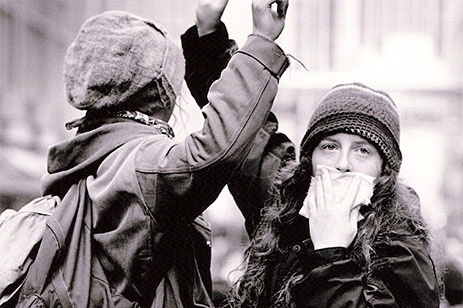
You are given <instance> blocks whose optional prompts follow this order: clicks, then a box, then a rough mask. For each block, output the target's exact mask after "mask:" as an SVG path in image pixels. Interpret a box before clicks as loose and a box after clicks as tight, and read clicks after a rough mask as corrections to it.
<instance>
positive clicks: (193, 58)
mask: <svg viewBox="0 0 463 308" xmlns="http://www.w3.org/2000/svg"><path fill="white" fill-rule="evenodd" d="M181 40H182V47H183V55H184V57H185V65H186V66H185V81H186V83H187V85H188V88H189V89H190V92H191V94H192V96H193V98H194V99H195V100H196V102H197V103H198V105H199V106H200V107H201V108H202V107H204V105H206V104H207V93H208V92H209V88H210V86H211V85H212V83H213V82H214V81H216V80H217V79H219V77H220V74H221V73H222V71H223V70H224V69H225V67H226V66H227V64H228V62H229V61H230V58H231V56H232V55H233V53H234V52H235V51H236V50H237V46H236V43H235V42H234V41H233V40H229V38H228V32H227V29H226V27H225V25H224V24H223V23H220V24H219V25H218V27H217V30H216V31H215V32H213V33H210V34H208V35H205V36H202V37H199V36H198V32H197V27H196V26H193V27H191V28H189V29H188V30H187V31H186V32H185V33H184V34H183V35H182V37H181Z"/></svg>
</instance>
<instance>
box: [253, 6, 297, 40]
mask: <svg viewBox="0 0 463 308" xmlns="http://www.w3.org/2000/svg"><path fill="white" fill-rule="evenodd" d="M288 2H289V0H253V1H252V21H253V34H257V35H260V36H263V37H266V38H268V39H269V40H272V41H274V40H276V39H277V38H278V37H279V36H280V34H281V32H282V31H283V28H284V26H285V19H286V12H287V10H288ZM273 3H276V4H277V10H276V11H274V10H272V4H273Z"/></svg>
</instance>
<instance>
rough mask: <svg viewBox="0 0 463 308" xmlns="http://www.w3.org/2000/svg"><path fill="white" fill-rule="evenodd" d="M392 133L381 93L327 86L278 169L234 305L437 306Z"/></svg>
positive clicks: (395, 124)
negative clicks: (297, 145) (297, 148)
mask: <svg viewBox="0 0 463 308" xmlns="http://www.w3.org/2000/svg"><path fill="white" fill-rule="evenodd" d="M399 134H400V129H399V115H398V112H397V108H396V106H395V104H394V102H393V100H392V99H391V98H390V97H389V95H387V94H386V93H384V92H380V91H376V90H373V89H371V88H369V87H366V86H364V85H362V84H344V85H338V86H336V87H334V88H332V89H331V90H330V91H329V92H328V93H327V95H326V96H325V98H324V99H323V100H322V101H321V103H320V104H319V105H318V107H317V108H316V110H315V112H314V114H313V116H312V118H311V120H310V123H309V127H308V130H307V132H306V134H305V136H304V138H303V140H302V143H301V153H300V154H301V155H300V162H299V163H295V162H294V163H290V165H289V166H287V167H286V168H285V169H284V170H281V171H280V175H279V177H278V181H277V183H276V185H275V194H274V196H273V198H272V200H271V202H269V205H268V206H267V207H266V208H265V209H264V211H263V214H262V219H261V221H260V224H259V225H258V227H257V229H256V230H255V232H254V237H253V239H252V242H251V245H250V247H249V248H248V250H247V251H246V262H247V263H246V269H245V272H244V274H243V276H242V277H241V278H240V279H239V280H238V282H237V283H236V285H235V287H234V289H233V292H232V294H231V296H230V305H231V306H232V307H438V306H439V283H438V279H437V275H436V271H435V268H434V264H433V261H432V260H431V258H430V246H431V245H430V241H431V240H430V236H429V232H428V229H427V227H426V224H425V222H424V220H423V218H422V216H421V214H420V208H419V207H420V204H419V199H418V196H417V195H416V193H415V192H414V191H413V190H412V189H411V188H409V187H407V186H405V185H403V184H401V183H400V182H399V181H398V174H399V170H400V165H401V162H402V155H401V151H400V148H399ZM304 213H307V214H308V215H304ZM301 214H303V215H301ZM304 216H308V217H309V219H307V218H306V217H304Z"/></svg>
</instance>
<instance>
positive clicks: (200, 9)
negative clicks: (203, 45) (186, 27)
mask: <svg viewBox="0 0 463 308" xmlns="http://www.w3.org/2000/svg"><path fill="white" fill-rule="evenodd" d="M227 3H228V0H198V5H197V6H196V27H197V29H198V36H200V37H201V36H203V35H206V34H209V33H212V32H214V31H215V30H217V26H218V25H219V23H220V19H221V18H222V15H223V12H224V11H225V8H226V7H227Z"/></svg>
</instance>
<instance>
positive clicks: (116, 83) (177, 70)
mask: <svg viewBox="0 0 463 308" xmlns="http://www.w3.org/2000/svg"><path fill="white" fill-rule="evenodd" d="M184 72H185V65H184V59H183V54H182V51H181V49H180V47H179V46H177V45H176V44H175V43H174V42H173V40H172V39H171V38H170V37H169V36H168V34H167V33H166V31H164V30H163V29H162V28H161V27H160V26H158V25H157V24H154V23H152V22H150V21H148V20H145V19H143V18H141V17H138V16H136V15H133V14H130V13H127V12H122V11H108V12H104V13H102V14H100V15H96V16H94V17H92V18H90V19H89V20H87V21H86V22H85V23H84V24H83V25H82V27H81V29H80V31H79V33H78V35H77V37H76V39H75V40H74V42H72V44H71V45H70V46H69V48H68V50H67V53H66V56H65V59H64V79H65V84H66V92H67V97H68V101H69V103H70V104H71V105H72V106H74V107H76V108H78V109H82V110H89V111H99V110H106V109H110V110H126V109H127V110H133V108H130V107H131V106H130V105H131V104H133V103H134V102H137V103H140V99H141V100H142V101H144V102H146V103H149V104H154V105H153V106H152V107H151V106H150V107H151V109H156V108H160V109H165V108H172V107H173V105H172V104H173V103H174V102H175V99H176V97H177V96H178V95H179V93H180V91H181V86H182V82H183V78H184ZM153 95H154V96H155V97H156V98H157V99H154V100H153V99H152V98H153ZM149 98H151V99H149ZM132 107H133V106H132Z"/></svg>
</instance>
